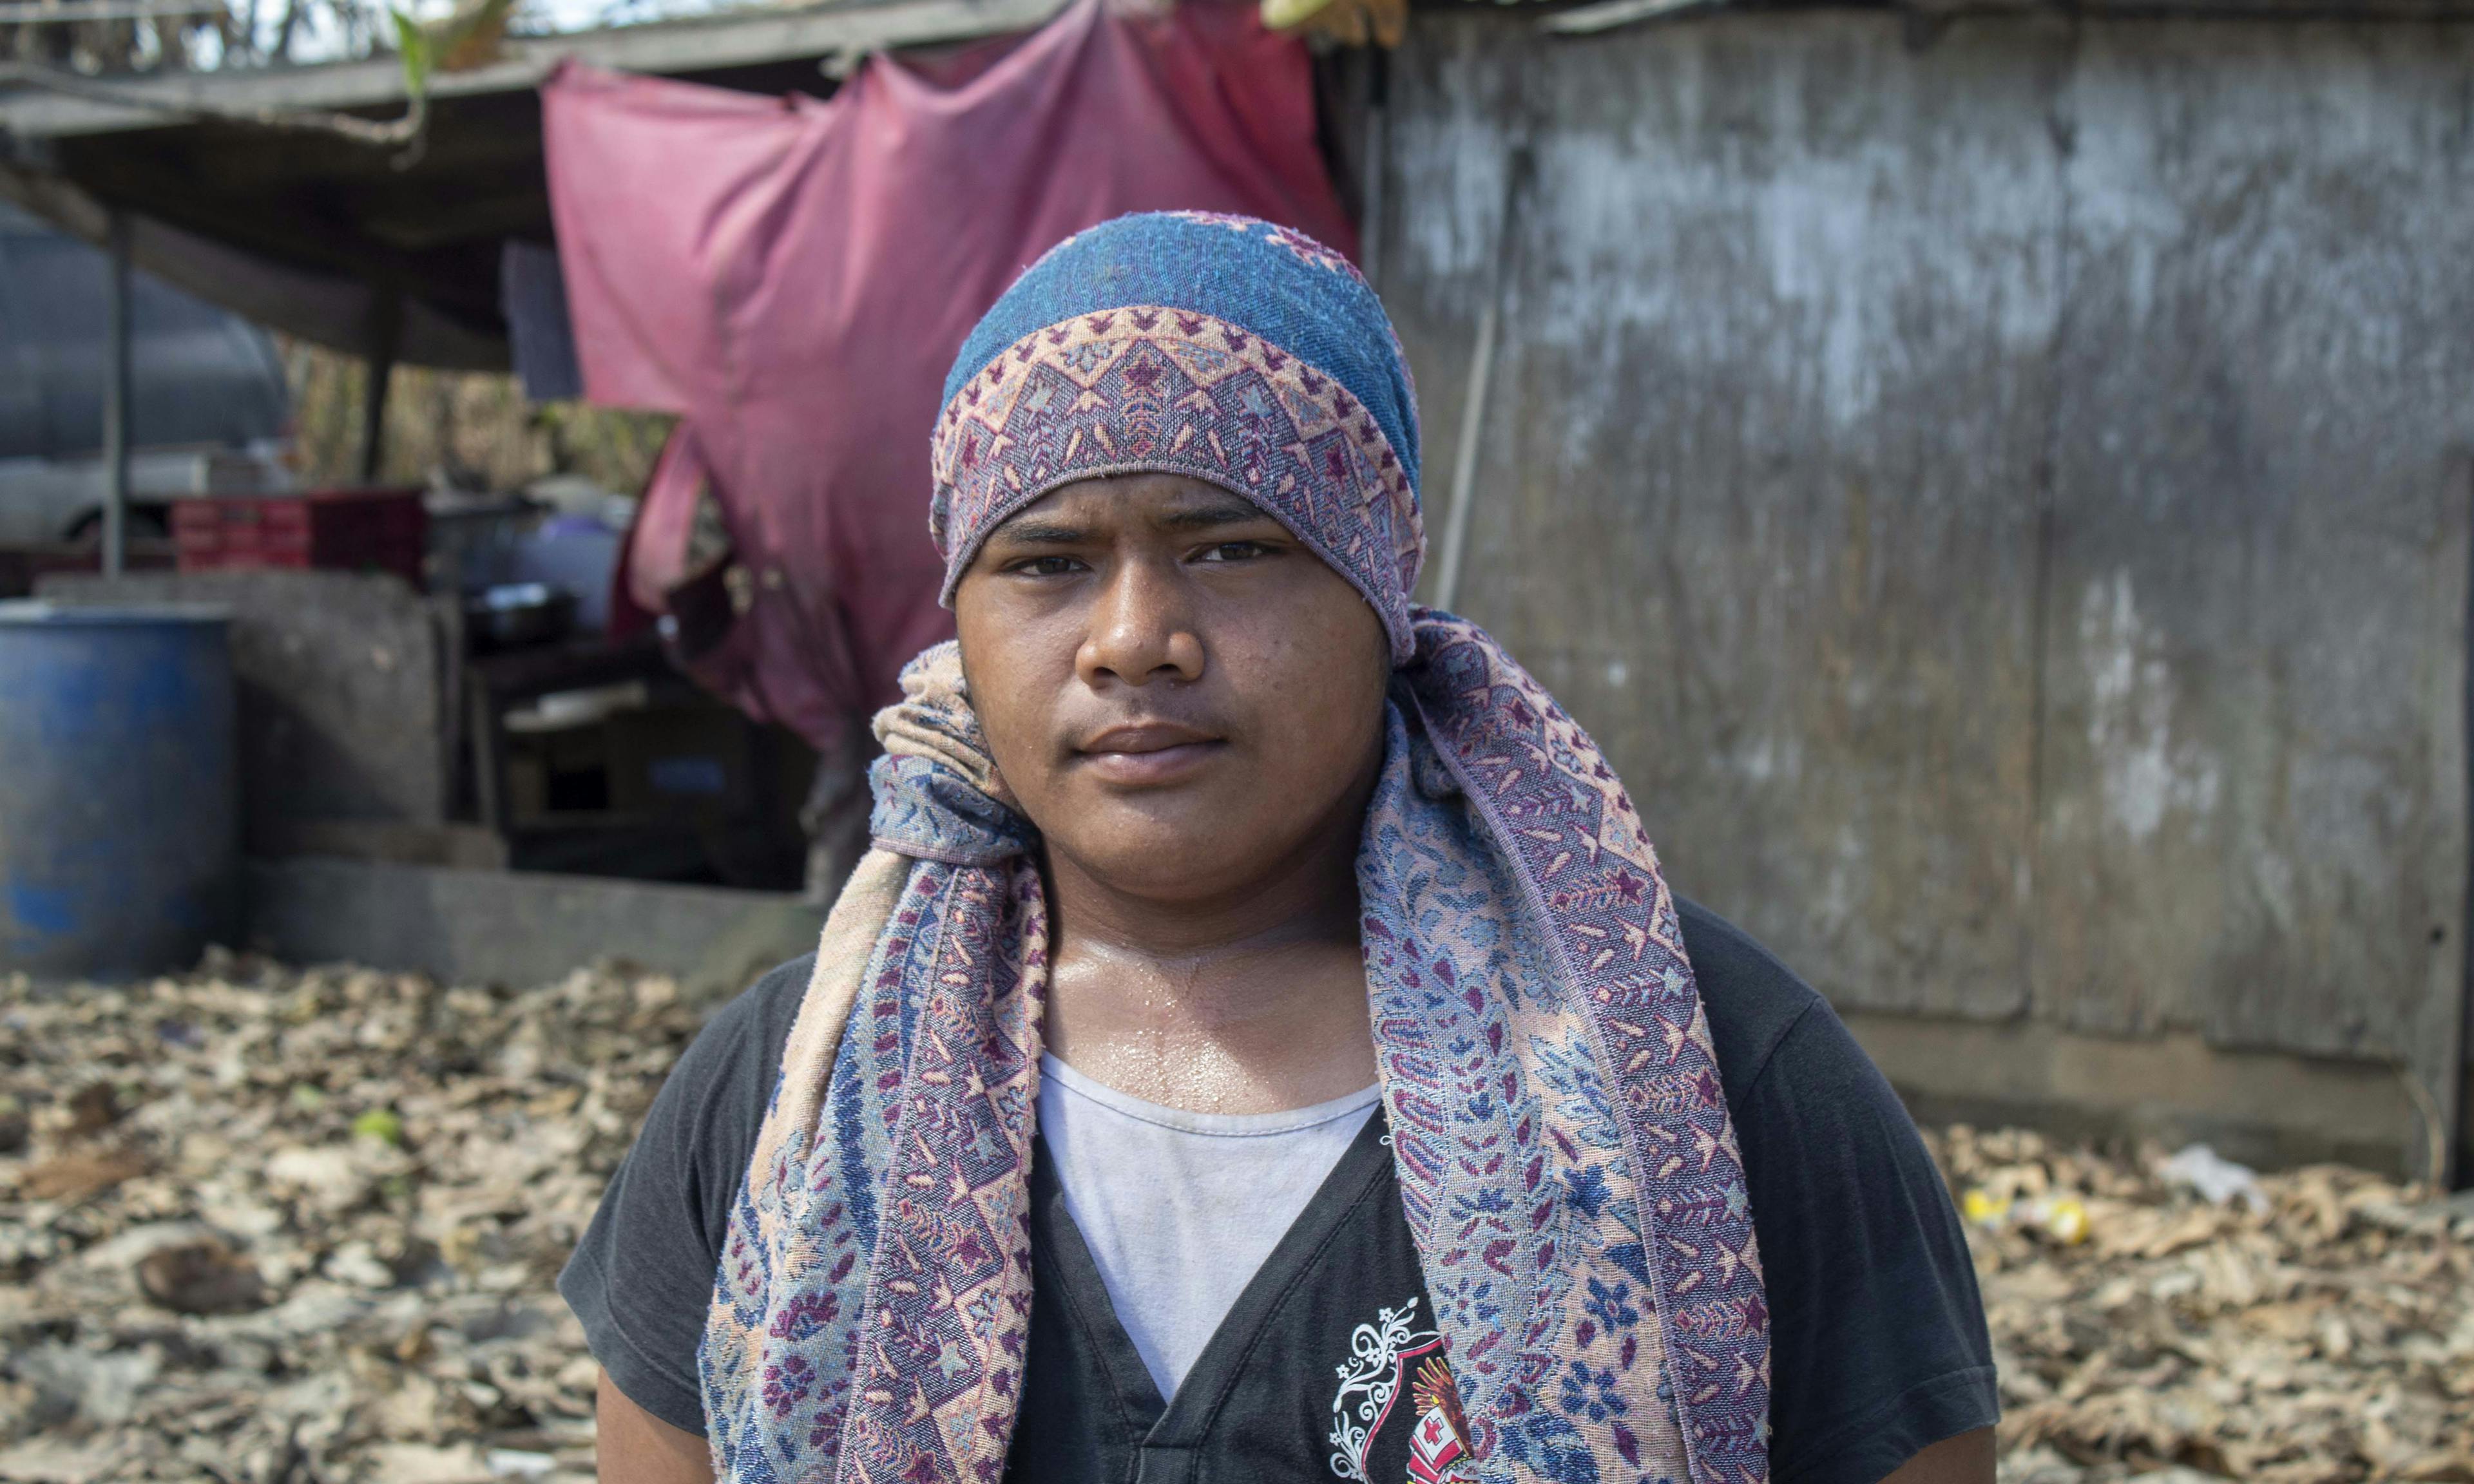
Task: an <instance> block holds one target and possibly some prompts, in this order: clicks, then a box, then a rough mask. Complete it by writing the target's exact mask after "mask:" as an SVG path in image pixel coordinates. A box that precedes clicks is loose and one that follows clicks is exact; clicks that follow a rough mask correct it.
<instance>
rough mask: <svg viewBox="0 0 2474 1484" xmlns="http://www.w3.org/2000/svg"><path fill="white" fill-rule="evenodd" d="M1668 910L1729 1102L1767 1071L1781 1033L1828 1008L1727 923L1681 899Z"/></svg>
mask: <svg viewBox="0 0 2474 1484" xmlns="http://www.w3.org/2000/svg"><path fill="white" fill-rule="evenodd" d="M1675 912H1676V916H1677V917H1678V918H1680V919H1681V920H1682V921H1683V924H1684V952H1685V955H1686V957H1687V958H1689V959H1690V960H1691V961H1692V977H1693V980H1694V981H1695V983H1696V984H1697V985H1698V987H1699V989H1700V991H1701V1009H1702V1012H1703V1014H1705V1015H1707V1016H1708V1017H1710V1041H1711V1043H1712V1044H1713V1045H1714V1047H1715V1048H1716V1050H1717V1053H1718V1081H1719V1083H1720V1085H1721V1086H1723V1087H1725V1088H1726V1089H1727V1092H1728V1094H1729V1101H1730V1102H1734V1101H1736V1100H1737V1099H1739V1098H1740V1097H1741V1096H1742V1095H1743V1094H1744V1093H1745V1092H1747V1091H1749V1090H1750V1089H1751V1088H1752V1085H1753V1084H1754V1083H1755V1082H1758V1080H1759V1079H1760V1077H1761V1074H1762V1073H1763V1072H1764V1071H1765V1070H1767V1069H1768V1067H1769V1065H1770V1061H1771V1058H1772V1057H1774V1056H1775V1055H1776V1054H1777V1052H1778V1049H1779V1047H1780V1045H1781V1044H1782V1043H1783V1042H1784V1041H1786V1039H1787V1036H1788V1033H1790V1032H1792V1031H1793V1030H1794V1029H1795V1028H1796V1026H1797V1025H1798V1024H1799V1023H1800V1022H1801V1021H1803V1020H1804V1019H1805V1017H1807V1016H1810V1015H1812V1014H1814V1013H1816V1012H1818V1013H1819V1014H1821V1015H1823V1016H1828V1015H1829V1014H1830V1009H1829V1005H1828V1003H1827V1002H1826V1001H1825V1000H1823V999H1822V997H1821V994H1820V993H1819V992H1818V991H1816V990H1814V989H1813V988H1812V986H1810V985H1808V984H1807V983H1805V982H1804V980H1803V979H1801V978H1799V977H1798V976H1797V975H1796V972H1795V970H1793V969H1789V968H1787V967H1786V965H1784V964H1783V963H1781V962H1779V959H1778V956H1777V955H1776V954H1773V953H1772V952H1770V950H1769V949H1767V948H1764V947H1762V946H1761V945H1760V944H1759V943H1758V942H1757V941H1755V940H1754V938H1753V937H1752V935H1751V934H1749V933H1747V932H1745V931H1744V930H1743V929H1742V928H1740V927H1737V926H1736V925H1735V924H1734V923H1733V922H1728V921H1727V920H1726V919H1725V918H1722V917H1720V916H1718V914H1716V913H1714V912H1712V911H1710V909H1709V908H1707V907H1705V906H1702V905H1701V904H1700V903H1699V902H1696V901H1691V900H1687V899H1686V898H1683V897H1678V898H1675Z"/></svg>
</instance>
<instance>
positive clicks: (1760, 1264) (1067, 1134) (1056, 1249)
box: [561, 214, 1997, 1484]
mask: <svg viewBox="0 0 2474 1484" xmlns="http://www.w3.org/2000/svg"><path fill="white" fill-rule="evenodd" d="M935 440H936V441H935V468H936V474H937V485H936V491H935V496H934V508H933V512H932V516H931V524H932V529H933V531H934V535H935V537H936V539H937V541H938V543H939V546H940V549H942V550H943V551H944V552H945V554H946V558H947V562H948V568H947V570H948V578H947V596H948V598H949V600H950V601H951V602H952V603H953V605H954V608H955V612H956V617H957V620H958V627H959V632H960V638H959V640H958V645H947V646H941V647H940V648H938V649H936V650H932V651H930V652H929V653H928V654H927V655H924V656H922V657H921V658H920V659H919V660H918V661H916V662H914V664H913V665H912V667H911V669H910V672H909V673H908V674H907V675H906V677H905V688H906V692H907V694H906V699H905V701H904V702H903V703H902V704H901V705H900V706H895V707H893V708H891V709H890V710H888V711H887V712H885V715H884V716H882V717H880V718H879V721H878V728H879V733H880V735H881V736H882V738H883V739H884V741H885V747H886V752H887V755H886V757H885V759H884V760H883V761H881V762H880V763H879V764H878V765H877V772H876V776H875V788H876V796H877V813H876V819H875V823H874V834H875V838H876V849H875V850H873V851H872V852H871V853H870V854H869V855H868V856H867V857H866V859H865V860H864V861H863V862H862V864H861V867H860V869H859V872H858V873H857V874H856V875H855V876H854V877H853V879H852V882H851V884H850V886H849V887H848V888H846V889H845V891H844V893H843V895H842V897H841V898H840V900H839V901H838V902H837V905H836V907H835V909H834V914H833V917H832V919H831V921H830V922H828V923H827V926H826V929H825V934H824V940H823V943H822V945H821V946H820V949H819V951H818V953H817V955H816V956H815V957H814V958H813V959H812V960H805V961H802V962H800V963H798V964H794V965H790V966H788V967H786V968H785V969H781V970H778V971H777V972H776V973H774V974H773V975H771V976H769V977H768V978H767V979H765V980H764V982H763V983H761V984H759V985H758V986H757V987H756V988H755V989H754V990H752V991H750V992H749V993H747V994H746V995H744V996H742V997H741V998H740V1000H739V1001H738V1002H736V1003H735V1004H733V1005H732V1006H731V1007H729V1008H728V1009H726V1010H725V1011H723V1012H722V1014H721V1015H720V1016H719V1017H716V1020H715V1021H714V1023H713V1024H712V1026H710V1027H709V1028H708V1029H707V1030H706V1032H705V1033H704V1035H703V1036H702V1037H701V1038H700V1039H699V1040H698V1041H697V1042H696V1044H695V1045H694V1046H693V1047H691V1049H690V1051H689V1053H688V1055H687V1056H686V1057H685V1058H684V1059H683V1060H682V1061H681V1063H680V1065H679V1067H678V1069H677V1071H676V1072H675V1073H674V1074H673V1075H672V1077H671V1079H670V1081H669V1083H668V1085H667V1087H666V1088H665V1089H663V1092H662V1095H661V1098H660V1100H659V1101H658V1102H657V1103H656V1105H655V1107H654V1109H653V1111H652V1113H651V1114H650V1116H649V1118H648V1120H647V1122H646V1125H645V1128H644V1130H643V1134H642V1136H641V1137H640V1138H639V1141H638V1143H637V1146H636V1149H635V1151H634V1152H633V1153H632V1154H631V1155H630V1156H629V1158H628V1161H627V1162H626V1164H625V1166H624V1167H623V1168H622V1169H621V1170H620V1172H619V1174H618V1177H617V1178H616V1179H615V1180H614V1181H613V1183H612V1185H611V1187H610V1191H609V1194H608V1195H607V1197H606V1198H605V1199H604V1202H603V1205H602V1209H601V1210H600V1212H599V1214H598V1215H597V1216H596V1217H595V1219H594V1224H593V1227H592V1229H591V1230H590V1231H589V1232H588V1233H586V1235H585V1238H584V1241H583V1243H582V1245H581V1246H580V1247H579V1249H578V1250H577V1253H576V1256H575V1258H574V1260H573V1262H572V1263H570V1266H569V1268H568V1271H567V1274H566V1276H565V1277H564V1279H563V1280H562V1284H561V1286H562V1288H563V1291H564V1292H565V1293H566V1294H567V1296H568V1299H569V1301H570V1304H573V1306H574V1307H575V1310H576V1312H577V1313H578V1314H579V1315H580V1316H581V1317H582V1319H583V1320H584V1323H585V1328H586V1330H587V1333H588V1334H589V1336H590V1337H591V1340H592V1344H593V1349H594V1353H595V1354H596V1355H597V1356H598V1357H599V1358H600V1359H601V1362H602V1365H603V1368H604V1380H603V1385H602V1388H601V1413H600V1424H599V1425H600V1439H601V1445H600V1466H601V1471H602V1476H603V1477H604V1478H605V1479H609V1480H617V1481H625V1484H669V1481H681V1484H684V1481H691V1480H698V1481H700V1480H704V1479H707V1478H710V1477H712V1476H713V1475H714V1474H715V1473H716V1472H720V1473H723V1474H727V1475H729V1476H731V1477H733V1478H739V1479H747V1480H776V1479H782V1480H787V1479H791V1478H799V1479H813V1480H819V1481H828V1480H841V1481H856V1480H869V1481H875V1480H884V1481H888V1484H889V1481H895V1480H902V1481H914V1480H915V1481H931V1480H954V1481H964V1480H967V1481H973V1484H982V1481H984V1484H997V1481H999V1480H1006V1481H1021V1484H1041V1481H1051V1480H1056V1481H1083V1480H1090V1481H1110V1484H1115V1481H1140V1484H1157V1481H1165V1480H1175V1481H1178V1484H1239V1481H1254V1480H1297V1481H1300V1484H1303V1481H1310V1480H1322V1479H1344V1480H1356V1481H1361V1484H1397V1481H1405V1480H1419V1481H1430V1484H1431V1481H1441V1480H1459V1481H1472V1480H1486V1481H1489V1484H1492V1481H1497V1480H1503V1481H1512V1480H1520V1481H1529V1480H1537V1481H1554V1484H1573V1481H1585V1480H1586V1481H1598V1480H1604V1481H1622V1484H1646V1481H1670V1480H1671V1481H1675V1484H1686V1481H1689V1484H1752V1481H1757V1480H1760V1479H1762V1478H1765V1477H1766V1478H1774V1479H1777V1480H1780V1481H1783V1484H1873V1481H1876V1480H1880V1479H1882V1478H1885V1477H1895V1478H1898V1479H1900V1480H1903V1481H1910V1484H1943V1481H1948V1484H1960V1481H1968V1484H1985V1481H1989V1480H1990V1479H1991V1478H1992V1476H1993V1468H1992V1442H1991V1433H1990V1430H1989V1429H1990V1426H1991V1424H1993V1422H1994V1420H1995V1416H1996V1410H1997V1403H1996V1400H1995V1390H1994V1379H1993V1371H1992V1366H1991V1362H1990V1356H1989V1351H1990V1347H1989V1344H1988V1342H1987V1340H1986V1336H1985V1332H1984V1324H1983V1318H1982V1315H1981V1312H1980V1309H1979V1305H1978V1302H1977V1293H1976V1286H1975V1281H1974V1275H1973V1272H1972V1270H1971V1268H1970V1265H1969V1261H1968V1257H1967V1250H1966V1245H1965V1242H1964V1240H1963V1238H1962V1236H1961V1234H1960V1232H1959V1229H1958V1226H1957V1223H1956V1221H1955V1220H1954V1218H1953V1214H1952V1212H1951V1209H1950V1204H1949V1200H1948V1196H1947V1193H1946V1192H1945V1191H1944V1189H1943V1188H1942V1185H1941V1184H1940V1181H1939V1179H1938V1178H1937V1176H1936V1174H1935V1172H1934V1170H1933V1168H1932V1165H1931V1163H1930V1161H1928V1159H1927V1158H1926V1155H1925V1153H1924V1150H1923V1148H1922V1147H1921V1144H1920V1142H1919V1141H1918V1139H1917V1137H1916V1135H1915V1130H1914V1128H1913V1126H1912V1125H1911V1124H1910V1123H1909V1122H1908V1120H1907V1118H1906V1115H1905V1113H1904V1111H1903V1110H1902V1109H1901V1108H1900V1106H1899V1104H1898V1102H1897V1100H1896V1099H1895V1097H1893V1096H1892V1094H1891V1092H1890V1090H1889V1089H1888V1088H1887V1087H1886V1086H1885V1085H1884V1084H1883V1082H1882V1081H1881V1079H1880V1075H1879V1074H1878V1073H1877V1072H1875V1071H1874V1069H1873V1068H1872V1066H1871V1065H1869V1064H1868V1063H1867V1062H1866V1061H1865V1059H1864V1056H1863V1054H1862V1052H1860V1051H1859V1050H1858V1049H1857V1048H1856V1046H1855V1044H1854V1043H1853V1041H1851V1040H1850V1039H1849V1038H1848V1036H1847V1034H1846V1032H1845V1031H1844V1029H1843V1028H1842V1027H1840V1026H1839V1024H1838V1022H1837V1021H1836V1019H1835V1018H1834V1017H1831V1013H1830V1011H1829V1009H1828V1008H1827V1006H1825V1005H1824V1004H1823V1003H1822V1002H1821V1001H1820V1000H1819V998H1818V997H1817V996H1815V995H1814V994H1813V993H1812V992H1811V991H1810V990H1808V989H1807V988H1806V987H1804V986H1803V985H1802V984H1800V983H1798V982H1797V981H1796V979H1795V978H1794V976H1793V975H1792V974H1790V973H1788V972H1787V971H1786V970H1785V969H1783V968H1782V967H1780V966H1779V965H1778V963H1777V962H1776V961H1774V960H1772V959H1771V958H1769V957H1768V956H1767V955H1766V954H1764V953H1763V952H1762V951H1761V950H1760V949H1759V948H1758V946H1757V945H1754V944H1752V943H1751V942H1750V941H1749V940H1747V939H1745V938H1744V937H1743V936H1742V935H1741V934H1739V933H1737V932H1735V931H1734V929H1732V928H1730V927H1729V926H1728V925H1727V924H1725V923H1724V922H1720V921H1718V920H1717V919H1715V918H1713V917H1711V916H1710V915H1709V914H1707V913H1705V912H1702V911H1700V910H1698V909H1697V908H1694V907H1692V906H1691V905H1690V904H1688V903H1680V902H1678V901H1677V900H1676V899H1675V898H1673V897H1671V896H1670V895H1669V893H1668V892H1667V890H1666V887H1665V884H1664V882H1663V880H1662V879H1661V876H1660V874H1659V868H1658V865H1657V862H1656V859H1655V857H1654V855H1653V854H1652V852H1651V850H1650V849H1649V845H1648V842H1647V840H1646V839H1645V837H1644V836H1643V834H1642V832H1641V826H1640V821H1639V818H1638V816H1637V813H1636V812H1635V810H1634V807H1633V804H1632V801H1631V799H1630V798H1629V796H1628V795H1626V793H1625V792H1624V790H1623V787H1622V785H1621V783H1620V781H1619V780H1618V779H1617V778H1615V777H1614V774H1613V771H1612V770H1611V769H1610V768H1609V767H1608V765H1607V763H1606V761H1605V759H1604V758H1603V757H1602V756H1600V755H1599V754H1598V753H1597V750H1596V748H1595V746H1594V744H1592V743H1591V742H1590V741H1589V738H1588V736H1587V735H1586V734H1585V733H1583V732H1582V731H1581V730H1580V729H1579V728H1578V727H1577V726H1576V725H1574V724H1573V723H1572V722H1571V720H1570V719H1569V718H1568V717H1566V716H1565V715H1564V713H1563V712H1562V711H1561V709H1560V708H1558V707H1557V706H1555V704H1554V702H1553V701H1552V699H1551V698H1550V697H1548V696H1547V695H1546V694H1545V693H1544V692H1543V691H1542V690H1541V689H1540V687H1539V686H1538V685H1537V683H1536V682H1535V681H1533V680H1531V679H1530V678H1529V677H1528V676H1527V675H1526V674H1525V673H1523V672H1522V671H1521V670H1520V669H1519V668H1518V666H1517V665H1516V664H1515V663H1514V662H1513V661H1512V659H1511V658H1510V657H1509V656H1507V655H1506V654H1504V652H1503V651H1502V650H1501V649H1500V648H1499V647H1498V646H1496V645H1495V644H1494V642H1493V641H1492V639H1490V638H1489V637H1488V636H1487V635H1486V634H1484V633H1482V632H1481V631H1479V630H1477V629H1476V628H1474V627H1473V626H1471V625H1469V624H1467V623H1466V622H1464V621H1462V620H1460V619H1456V618H1453V617H1451V616H1449V615H1446V614H1441V613H1436V612H1432V611H1429V610H1420V609H1417V608H1415V607H1414V606H1413V605H1411V603H1410V602H1409V599H1408V593H1409V590H1410V587H1411V585H1412V584H1413V583H1414V582H1415V580H1416V576H1417V569H1418V563H1419V559H1420V558H1421V556H1422V554H1423V536H1422V532H1421V528H1420V525H1419V515H1418V505H1417V448H1418V440H1417V422H1416V409H1415V405H1414V399H1413V394H1412V392H1411V389H1410V385H1409V377H1408V372H1407V370H1406V368H1405V367H1404V366H1403V365H1402V363H1401V361H1400V358H1399V352H1398V347H1397V344H1396V342H1395V340H1394V338H1393V336H1392V334H1391V328H1390V325H1389V323H1388V322H1387V321H1386V320H1385V319H1384V317H1383V312H1382V309H1381V306H1380V305H1379V304H1378V303H1377V302H1376V301H1375V299H1374V297H1373V295H1372V294H1371V292H1370V291H1369V290H1368V289H1367V288H1366V286H1365V284H1364V283H1363V282H1362V281H1361V280H1360V279H1358V277H1357V276H1356V275H1355V274H1354V272H1353V271H1352V270H1350V269H1349V268H1348V267H1347V265H1346V263H1345V262H1344V261H1342V260H1341V259H1340V258H1339V257H1337V256H1336V255H1335V254H1333V253H1331V252H1329V251H1327V250H1325V249H1322V248H1321V247H1320V246H1319V245H1317V244H1314V243H1312V242H1309V241H1306V240H1305V239H1303V238H1300V237H1298V236H1296V235H1295V234H1293V233H1290V232H1287V231H1285V230H1282V229H1280V228H1277V227H1271V226H1269V225H1267V224H1264V223H1260V222H1252V221H1246V220H1240V219H1235V218H1225V217H1208V216H1201V215H1189V214H1176V215H1164V216H1143V217H1128V218H1124V219H1121V220H1119V221H1116V222H1112V223H1109V224H1107V225H1105V226H1104V227H1098V228H1095V229H1094V230H1092V231H1089V232H1085V233H1083V234H1081V235H1080V236H1079V237H1076V238H1074V239H1072V240H1070V241H1069V242H1067V243H1065V244H1064V245H1062V246H1060V247H1059V248H1057V249H1056V250H1055V251H1052V252H1051V253H1050V254H1049V255H1048V256H1047V257H1046V258H1044V259H1043V260H1042V261H1041V262H1040V263H1039V264H1038V265H1037V266H1035V267H1034V268H1032V269H1031V271H1030V272H1029V273H1028V274H1026V275H1024V277H1023V278H1022V280H1021V281H1020V282H1018V283H1017V284H1016V285H1015V287H1014V288H1013V289H1012V290H1010V291H1009V292H1008V293H1007V296H1006V298H1005V299H1003V300H1002V301H1000V302H999V303H998V305H997V306H996V307H995V308H994V309H993V310H991V311H990V312H989V314H988V317H987V319H986V320H985V321H983V322H982V324H981V326H980V328H979V330H978V331H977V332H975V334H974V335H973V337H972V339H971V341H970V343H969V344H968V345H966V346H965V347H964V348H963V351H962V354H961V357H960V359H959V361H958V363H957V366H956V369H955V372H954V375H953V378H952V380H951V381H950V382H949V384H948V387H947V410H946V412H945V414H944V416H943V418H942V419H940V422H939V425H938V428H937V430H936V435H935ZM698 1434H703V1435H704V1436H701V1437H700V1436H698Z"/></svg>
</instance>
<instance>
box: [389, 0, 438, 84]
mask: <svg viewBox="0 0 2474 1484" xmlns="http://www.w3.org/2000/svg"><path fill="white" fill-rule="evenodd" d="M387 15H388V16H389V17H390V18H391V19H393V20H394V22H395V46H396V51H397V53H398V54H399V55H400V56H401V57H402V58H403V86H404V91H405V92H407V93H409V94H410V95H411V96H413V97H415V98H418V97H420V96H421V95H422V93H423V92H424V90H425V89H426V88H427V87H428V86H429V63H430V57H429V33H428V32H426V31H424V30H422V29H421V22H419V21H417V20H414V19H413V18H412V17H411V16H409V15H406V14H405V13H403V12H401V11H398V10H392V9H391V10H389V11H388V12H387Z"/></svg>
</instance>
